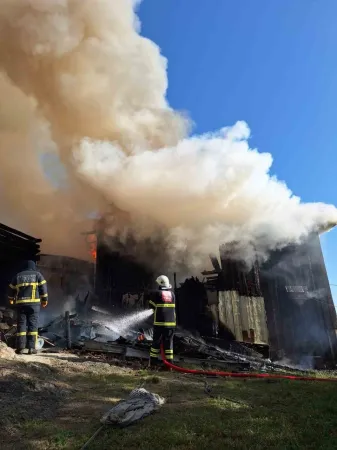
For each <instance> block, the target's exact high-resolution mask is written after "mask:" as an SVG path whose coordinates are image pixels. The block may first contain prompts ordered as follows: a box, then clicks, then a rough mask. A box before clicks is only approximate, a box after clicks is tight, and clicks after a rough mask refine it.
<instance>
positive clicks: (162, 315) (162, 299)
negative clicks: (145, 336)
mask: <svg viewBox="0 0 337 450" xmlns="http://www.w3.org/2000/svg"><path fill="white" fill-rule="evenodd" d="M149 305H150V307H151V308H152V309H153V311H154V319H153V325H155V326H160V327H175V326H176V299H175V295H174V293H173V292H172V290H171V289H158V290H156V291H154V292H152V294H150V301H149Z"/></svg>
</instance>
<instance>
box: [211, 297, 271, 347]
mask: <svg viewBox="0 0 337 450" xmlns="http://www.w3.org/2000/svg"><path fill="white" fill-rule="evenodd" d="M219 321H220V323H222V324H223V325H224V326H226V327H227V328H229V330H230V331H231V332H232V333H233V334H234V336H235V338H236V340H238V341H241V342H251V343H255V344H266V345H268V329H267V321H266V312H265V308H264V299H263V298H262V297H247V296H240V295H239V293H238V292H237V291H220V292H219Z"/></svg>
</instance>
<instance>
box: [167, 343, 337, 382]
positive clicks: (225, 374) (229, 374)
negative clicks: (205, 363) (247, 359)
mask: <svg viewBox="0 0 337 450" xmlns="http://www.w3.org/2000/svg"><path fill="white" fill-rule="evenodd" d="M160 350H161V357H162V360H163V363H164V364H165V365H166V366H167V367H169V368H171V369H172V370H175V371H176V372H180V373H192V374H194V375H210V376H218V377H232V378H273V379H280V380H296V381H337V378H316V377H303V376H302V377H299V376H295V375H274V374H269V373H234V372H219V371H211V370H196V369H186V368H185V367H179V366H176V365H174V364H172V363H170V362H169V361H167V359H166V358H165V352H164V346H163V344H161V346H160Z"/></svg>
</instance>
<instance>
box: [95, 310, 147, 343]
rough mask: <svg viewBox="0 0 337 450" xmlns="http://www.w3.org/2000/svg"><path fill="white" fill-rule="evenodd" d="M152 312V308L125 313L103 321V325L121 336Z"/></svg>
mask: <svg viewBox="0 0 337 450" xmlns="http://www.w3.org/2000/svg"><path fill="white" fill-rule="evenodd" d="M152 314H153V310H152V309H146V310H144V311H136V312H134V313H132V314H127V315H123V316H121V317H116V318H115V319H112V320H109V321H104V325H105V326H106V327H107V328H108V329H110V330H111V331H114V332H115V333H118V334H119V335H120V336H122V335H125V334H127V333H128V332H129V331H131V330H132V328H133V327H134V326H135V325H137V324H138V323H141V322H143V321H144V320H146V319H148V318H149V317H151V315H152Z"/></svg>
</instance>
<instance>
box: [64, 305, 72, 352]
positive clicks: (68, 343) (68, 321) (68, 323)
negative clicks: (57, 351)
mask: <svg viewBox="0 0 337 450" xmlns="http://www.w3.org/2000/svg"><path fill="white" fill-rule="evenodd" d="M65 332H66V340H67V349H68V350H70V349H71V333H70V317H69V311H66V314H65Z"/></svg>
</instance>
